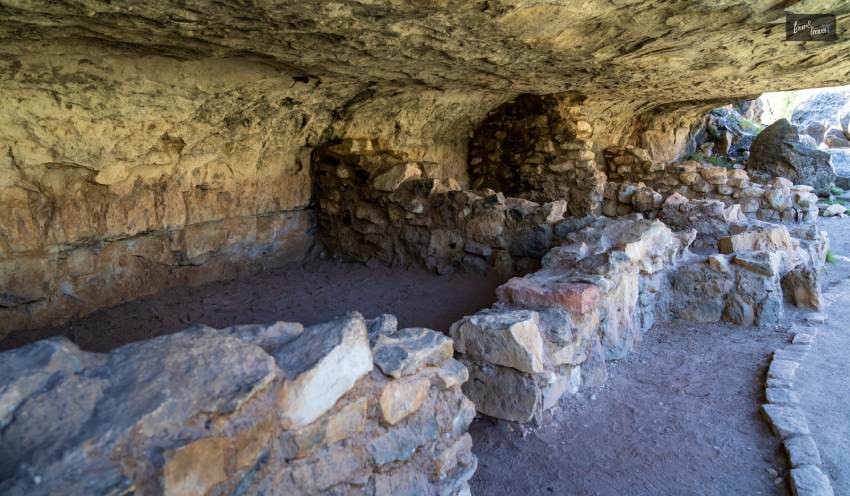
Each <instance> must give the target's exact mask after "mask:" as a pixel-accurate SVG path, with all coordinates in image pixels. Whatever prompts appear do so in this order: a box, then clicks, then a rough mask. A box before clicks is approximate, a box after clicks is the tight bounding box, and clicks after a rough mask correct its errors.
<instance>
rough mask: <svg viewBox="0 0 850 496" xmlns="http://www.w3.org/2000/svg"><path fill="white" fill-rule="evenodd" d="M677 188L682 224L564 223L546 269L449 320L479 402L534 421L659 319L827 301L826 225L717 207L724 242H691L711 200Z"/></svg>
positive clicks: (759, 317)
mask: <svg viewBox="0 0 850 496" xmlns="http://www.w3.org/2000/svg"><path fill="white" fill-rule="evenodd" d="M676 196H679V195H674V196H673V197H671V199H674V200H675V197H676ZM679 198H680V200H677V203H675V204H674V205H672V207H675V208H676V209H677V210H678V211H679V212H680V213H681V214H682V219H684V220H680V224H679V225H677V226H675V227H676V229H677V230H676V231H675V232H674V231H672V230H671V229H670V227H668V226H666V225H665V224H664V223H662V222H661V221H660V220H658V219H656V220H648V219H644V218H643V216H642V215H641V214H639V213H634V214H628V215H624V216H620V217H619V218H617V219H610V218H605V217H603V218H600V219H598V220H596V221H595V222H592V223H590V224H588V225H587V226H586V227H583V228H581V229H578V230H576V231H575V232H572V233H569V234H567V235H566V236H565V237H564V239H563V242H562V244H561V245H560V246H556V247H555V248H553V249H552V250H551V251H549V253H547V254H546V256H545V257H544V258H543V267H542V269H541V270H538V271H536V272H534V273H532V274H529V275H527V276H525V277H523V278H513V279H511V280H510V281H508V282H507V283H506V284H504V285H502V286H500V287H499V288H498V289H497V292H496V293H497V296H498V300H499V301H498V303H496V304H495V305H494V306H493V308H490V309H485V310H482V311H481V312H479V313H477V314H475V315H473V316H469V317H465V318H463V319H461V320H460V321H458V322H456V323H455V324H454V325H452V327H451V331H450V334H451V336H452V338H453V339H454V341H455V350H456V353H457V358H458V360H460V361H461V362H463V363H464V364H465V365H466V366H467V367H468V368H469V374H470V381H468V382H467V383H466V384H465V385H464V386H463V390H464V393H465V394H466V395H467V396H468V397H469V398H470V399H471V400H472V401H473V402H474V403H475V405H476V408H477V409H478V411H479V412H481V413H483V414H485V415H489V416H492V417H496V418H500V419H504V420H508V421H512V422H519V423H525V422H530V421H536V422H539V421H540V419H541V418H542V414H543V412H544V411H546V410H548V409H550V408H554V407H555V406H556V405H557V404H558V400H559V399H560V398H561V397H562V396H564V395H566V394H575V393H576V392H577V391H578V390H579V388H581V387H586V386H596V385H599V384H601V383H603V382H604V381H605V380H606V378H607V376H608V374H607V368H606V361H607V360H616V359H619V358H622V357H624V356H626V355H628V354H629V353H630V352H631V351H632V350H633V349H634V348H635V347H636V346H637V345H638V344H639V342H640V341H641V339H642V335H643V332H644V331H646V330H647V329H649V328H650V327H651V326H652V325H653V323H654V322H655V321H656V320H659V319H662V320H666V319H670V318H680V319H683V320H690V321H695V322H717V321H721V320H724V321H728V322H732V323H734V324H736V325H744V326H749V325H758V326H768V325H773V324H776V323H777V322H779V319H780V318H781V316H782V312H783V305H784V302H787V303H790V304H793V305H795V306H797V307H800V308H805V309H810V310H820V309H821V308H822V306H823V299H822V296H821V290H820V282H819V279H818V273H819V271H820V269H821V268H822V267H823V264H824V257H825V254H826V250H827V249H828V240H827V239H826V236H825V234H824V233H819V232H818V231H817V229H816V228H815V227H814V226H801V227H799V228H797V229H795V230H794V231H792V232H789V231H788V230H787V229H786V228H785V226H782V225H775V224H769V223H764V222H758V221H751V220H749V219H746V218H743V219H742V220H738V219H731V220H727V221H725V226H723V227H722V228H720V227H721V226H720V224H722V222H723V221H722V218H715V219H709V220H708V221H705V222H707V224H706V225H708V226H714V227H718V229H716V232H715V233H714V234H716V233H719V232H722V233H723V234H722V236H720V237H717V238H715V247H716V250H717V252H715V253H711V252H710V251H709V250H705V249H703V250H700V252H699V254H697V253H692V252H690V251H689V250H688V247H689V246H690V245H691V243H692V242H693V241H694V240H695V239H696V238H697V236H698V233H697V231H696V230H695V229H694V228H693V225H700V226H702V225H703V224H701V222H704V221H703V220H701V219H699V217H698V215H696V214H698V213H699V212H700V210H701V209H704V205H703V204H701V203H699V202H694V203H690V202H688V200H687V199H684V198H683V197H681V196H679ZM688 210H690V213H691V214H694V215H688ZM688 222H691V225H690V226H689V225H687V224H688ZM709 234H712V233H711V232H709ZM704 239H707V238H704Z"/></svg>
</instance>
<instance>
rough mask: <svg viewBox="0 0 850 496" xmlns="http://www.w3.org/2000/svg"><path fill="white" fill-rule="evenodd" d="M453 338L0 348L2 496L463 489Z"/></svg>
mask: <svg viewBox="0 0 850 496" xmlns="http://www.w3.org/2000/svg"><path fill="white" fill-rule="evenodd" d="M452 353H453V348H452V341H451V340H450V339H449V338H447V337H445V336H443V335H442V334H439V333H437V332H434V331H431V330H428V329H419V328H414V329H401V330H396V328H395V318H394V317H392V316H391V315H384V316H382V317H380V318H378V319H376V320H374V321H370V322H367V321H364V320H363V318H362V317H361V316H360V314H358V313H356V312H353V313H350V314H348V315H346V316H342V317H339V318H337V319H335V320H333V321H331V322H327V323H324V324H318V325H315V326H312V327H308V328H306V329H305V328H304V327H303V326H301V325H300V324H296V323H285V322H278V323H275V324H272V325H267V326H266V325H254V326H236V327H231V328H227V329H223V330H216V329H212V328H209V327H206V326H195V327H192V328H190V329H186V330H184V331H182V332H179V333H177V334H173V335H170V336H164V337H160V338H155V339H151V340H148V341H142V342H138V343H133V344H129V345H126V346H123V347H120V348H116V349H114V350H112V351H110V352H109V353H106V354H99V353H87V352H83V351H80V350H79V348H78V347H77V346H76V345H75V344H73V343H72V342H70V341H68V340H66V339H64V338H52V339H48V340H44V341H39V342H36V343H33V344H31V345H28V346H25V347H22V348H18V349H15V350H11V351H7V352H4V353H2V354H0V439H2V442H0V459H2V460H3V463H2V464H0V493H3V494H8V495H23V494H27V495H54V494H66V495H77V494H79V495H90V494H130V493H135V494H166V495H233V494H239V495H257V494H280V495H284V494H286V495H314V494H335V495H353V494H358V495H359V494H370V495H400V494H416V495H434V496H438V495H462V494H465V495H468V494H469V487H468V485H467V481H468V480H469V478H470V477H471V476H472V474H473V473H474V471H475V469H476V466H477V461H476V458H475V456H474V455H472V453H471V451H470V450H471V446H472V441H471V438H470V437H469V434H467V433H466V430H467V427H468V426H469V424H470V423H471V422H472V419H473V417H474V415H475V409H474V406H473V405H472V403H471V402H470V401H469V400H468V399H467V398H466V397H464V396H463V394H462V393H461V391H460V385H461V384H462V383H463V382H464V381H466V380H467V378H468V374H467V370H466V368H464V367H463V366H462V365H461V364H460V363H459V362H457V361H456V360H454V359H453V358H451V357H452Z"/></svg>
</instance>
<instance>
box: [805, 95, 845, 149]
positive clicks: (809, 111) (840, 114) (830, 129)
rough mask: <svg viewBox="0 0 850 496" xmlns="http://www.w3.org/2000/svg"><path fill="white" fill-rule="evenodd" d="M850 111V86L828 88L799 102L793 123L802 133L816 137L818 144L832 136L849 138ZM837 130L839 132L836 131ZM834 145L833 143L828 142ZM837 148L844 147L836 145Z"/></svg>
mask: <svg viewBox="0 0 850 496" xmlns="http://www.w3.org/2000/svg"><path fill="white" fill-rule="evenodd" d="M848 113H850V88H847V87H841V88H826V89H823V90H820V91H817V92H815V93H813V94H812V95H811V96H809V97H808V98H806V99H805V100H803V101H801V102H800V103H798V104H797V107H795V108H794V113H793V114H792V115H791V124H793V125H795V126H797V130H798V131H799V132H800V134H807V135H809V136H811V137H812V138H814V140H815V143H816V144H821V143H826V142H827V139H829V137H830V136H833V137H836V138H840V139H843V140H844V141H846V140H847V134H845V133H846V131H847V118H846V117H845V116H847V115H848ZM834 131H837V132H834ZM826 144H827V146H829V147H832V145H831V144H829V143H826ZM835 148H842V146H836V147H835Z"/></svg>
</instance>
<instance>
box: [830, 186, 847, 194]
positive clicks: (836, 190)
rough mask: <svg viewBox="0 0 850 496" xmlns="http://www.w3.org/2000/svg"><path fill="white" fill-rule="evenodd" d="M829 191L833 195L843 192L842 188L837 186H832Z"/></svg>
mask: <svg viewBox="0 0 850 496" xmlns="http://www.w3.org/2000/svg"><path fill="white" fill-rule="evenodd" d="M829 191H830V192H831V193H832V194H833V195H843V194H844V190H843V189H841V188H839V187H838V186H833V187H832V188H831V189H830V190H829Z"/></svg>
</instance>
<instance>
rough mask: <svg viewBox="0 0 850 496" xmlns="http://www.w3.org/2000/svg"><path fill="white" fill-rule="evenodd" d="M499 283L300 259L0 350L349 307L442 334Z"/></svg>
mask: <svg viewBox="0 0 850 496" xmlns="http://www.w3.org/2000/svg"><path fill="white" fill-rule="evenodd" d="M499 284H500V282H499V281H492V280H490V279H487V278H484V277H480V276H474V275H448V276H438V275H435V274H430V273H428V272H426V271H423V270H417V269H407V270H406V269H389V268H386V267H377V268H374V269H369V268H367V267H365V266H362V265H350V264H341V263H334V262H329V261H320V260H305V261H304V262H300V263H293V264H289V265H287V266H286V267H283V268H281V269H279V270H273V271H269V272H263V273H260V274H257V275H255V276H252V277H244V278H239V279H236V280H233V281H225V282H216V283H210V284H205V285H202V286H196V287H181V288H173V289H169V290H166V291H163V292H162V293H158V294H155V295H151V296H145V297H142V298H139V299H138V300H134V301H131V302H127V303H123V304H121V305H118V306H115V307H112V308H107V309H103V310H98V311H96V312H93V313H91V314H89V315H87V316H86V317H84V318H80V319H75V320H74V321H73V322H71V323H70V324H69V325H65V326H60V327H54V328H52V329H43V330H37V331H22V332H16V333H13V334H11V335H9V336H8V337H6V339H4V340H0V351H3V350H6V349H11V348H15V347H18V346H23V345H24V344H27V343H30V342H33V341H37V340H39V339H44V338H47V337H50V336H66V337H72V338H73V340H74V341H76V343H77V344H78V345H79V346H80V347H81V348H82V349H84V350H87V351H98V352H104V351H108V350H110V349H112V348H115V347H117V346H121V345H124V344H127V343H132V342H134V341H140V340H143V339H149V338H153V337H156V336H162V335H166V334H171V333H174V332H177V331H180V330H182V329H185V328H187V327H189V326H192V325H195V324H206V325H208V326H211V327H215V328H218V329H221V328H224V327H228V326H232V325H235V324H257V323H270V322H277V321H286V322H300V323H302V324H304V325H305V326H308V325H313V324H318V323H320V322H327V321H329V320H331V319H333V318H334V317H337V316H339V315H342V314H344V313H345V312H349V311H352V310H357V311H359V312H360V313H362V314H363V316H364V317H365V318H367V319H371V318H375V317H377V316H378V315H380V314H382V313H391V314H393V315H395V316H396V317H397V318H398V323H399V327H400V328H402V327H427V328H429V329H434V330H438V331H440V332H443V333H446V334H448V331H449V327H450V326H451V325H452V324H453V323H454V322H456V321H458V320H460V319H461V318H462V317H463V316H465V315H471V314H473V313H475V312H477V311H478V310H480V309H482V308H487V307H489V306H490V305H492V304H493V303H494V302H495V301H496V294H495V291H496V287H497V286H498V285H499Z"/></svg>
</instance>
